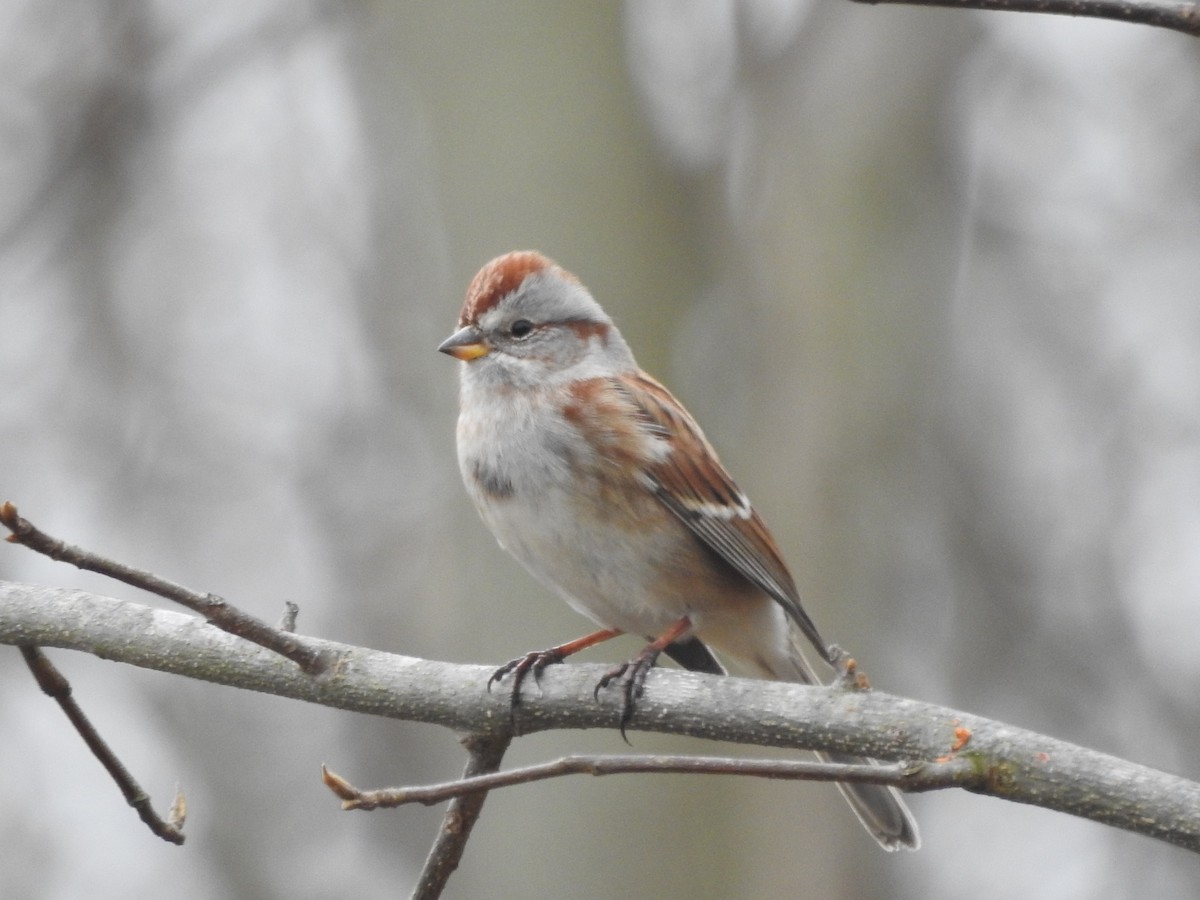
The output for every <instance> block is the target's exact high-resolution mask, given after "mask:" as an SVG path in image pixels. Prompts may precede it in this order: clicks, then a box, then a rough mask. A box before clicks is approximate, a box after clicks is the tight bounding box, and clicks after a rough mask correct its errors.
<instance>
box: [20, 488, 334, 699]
mask: <svg viewBox="0 0 1200 900" xmlns="http://www.w3.org/2000/svg"><path fill="white" fill-rule="evenodd" d="M0 525H3V526H4V527H5V528H7V529H8V530H9V531H11V532H12V534H10V535H9V536H8V537H7V538H6V539H5V540H7V541H8V542H9V543H11V544H21V545H23V546H25V547H28V548H29V549H30V550H33V551H35V552H37V553H41V554H43V555H44V556H48V557H50V558H51V559H53V560H57V561H59V562H65V563H69V564H70V565H72V566H75V567H76V568H77V569H85V570H87V571H89V572H97V573H99V574H101V575H107V576H108V577H109V578H113V579H116V580H117V581H122V582H124V583H125V584H128V585H131V586H133V587H136V588H141V589H142V590H144V591H149V592H150V593H151V594H157V595H158V596H160V597H162V598H164V599H166V600H173V601H175V602H176V603H178V604H179V605H180V606H185V607H187V608H188V609H190V610H192V611H193V612H198V613H200V615H202V616H204V618H205V619H207V620H208V621H209V622H211V623H212V624H214V625H216V626H217V627H218V628H220V629H223V630H224V631H228V632H229V633H230V634H235V635H237V636H238V637H241V638H245V639H246V640H248V641H253V642H254V643H256V644H260V645H261V646H263V647H266V648H267V649H268V650H274V651H275V652H276V653H278V654H279V655H280V656H284V657H287V658H288V659H290V660H292V661H293V662H294V663H296V665H298V666H299V667H300V668H302V669H303V670H304V671H305V672H308V673H309V674H310V675H316V674H319V673H320V672H322V671H324V670H325V668H326V667H327V666H328V665H329V664H330V660H328V659H326V658H325V657H323V656H322V655H321V654H320V652H318V651H317V650H315V649H313V648H312V647H309V646H308V645H306V644H305V643H303V642H302V641H299V640H297V639H296V637H295V635H293V634H292V633H291V628H290V627H287V626H288V625H289V622H290V623H291V625H293V626H294V624H295V615H294V614H292V613H291V612H290V610H289V611H288V612H285V613H284V621H283V623H282V626H283V627H281V628H272V627H271V626H270V625H268V624H267V623H266V622H263V621H261V620H260V619H256V618H255V617H254V616H252V615H250V614H249V613H244V612H242V611H241V610H240V609H238V608H237V607H235V606H231V605H230V604H229V603H227V602H226V601H225V600H224V599H223V598H221V597H218V596H217V595H216V594H201V593H198V592H196V591H193V590H192V589H191V588H186V587H184V586H183V585H181V584H176V583H175V582H173V581H168V580H167V579H165V578H160V577H159V576H158V575H155V574H153V573H152V572H147V571H145V570H144V569H136V568H134V567H133V566H129V565H126V564H125V563H122V562H117V561H116V560H114V559H109V558H108V557H105V556H101V555H100V554H98V553H93V552H92V551H91V550H85V549H84V548H83V547H77V546H75V545H74V544H68V543H67V542H66V541H63V540H60V539H59V538H56V537H53V536H51V535H49V534H46V532H44V531H42V530H41V529H40V528H38V527H37V526H35V525H34V524H33V523H32V522H30V521H29V520H28V519H25V518H23V517H22V516H21V515H20V514H19V513H18V512H17V507H16V505H14V504H13V503H11V502H10V501H7V500H6V501H4V502H3V503H0Z"/></svg>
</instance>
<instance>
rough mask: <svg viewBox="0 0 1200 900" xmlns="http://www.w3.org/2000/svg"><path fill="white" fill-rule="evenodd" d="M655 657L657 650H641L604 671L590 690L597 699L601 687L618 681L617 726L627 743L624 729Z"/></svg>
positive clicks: (652, 666)
mask: <svg viewBox="0 0 1200 900" xmlns="http://www.w3.org/2000/svg"><path fill="white" fill-rule="evenodd" d="M648 649H649V648H648ZM656 659H658V653H657V652H646V651H643V652H642V653H641V654H639V655H638V656H636V657H634V658H633V659H631V660H629V662H625V663H621V665H619V666H616V667H615V668H613V669H610V670H609V671H608V672H605V673H604V677H603V678H601V679H600V680H599V681H597V682H596V687H595V689H594V690H593V691H592V696H593V697H595V698H596V700H599V699H600V691H601V690H602V689H604V688H606V687H608V686H609V685H610V684H612V683H613V682H614V681H616V682H618V683H619V685H620V687H621V723H620V725H619V728H620V730H621V740H623V741H624V742H625V743H627V744H628V743H629V737H628V736H627V735H626V734H625V729H626V728H627V727H628V726H629V723H630V722H632V721H633V714H634V712H635V711H636V709H637V702H638V699H639V698H640V697H641V696H642V689H643V685H645V683H646V676H647V675H648V674H649V673H650V670H651V669H652V668H654V662H655V660H656Z"/></svg>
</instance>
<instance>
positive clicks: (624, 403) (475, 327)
mask: <svg viewBox="0 0 1200 900" xmlns="http://www.w3.org/2000/svg"><path fill="white" fill-rule="evenodd" d="M438 350H440V351H441V352H442V353H446V354H449V355H450V356H453V357H455V358H456V359H458V360H460V361H461V362H460V367H459V368H460V373H459V374H460V385H459V387H460V392H459V417H458V427H457V445H458V463H459V468H460V470H461V473H462V478H463V482H464V484H465V485H466V489H467V493H468V494H469V495H470V497H471V500H472V501H473V502H474V504H475V507H476V509H477V510H478V511H479V514H480V516H481V517H482V518H483V521H484V523H485V524H486V525H487V526H488V528H489V529H490V530H491V532H492V534H493V535H494V536H495V537H496V540H497V541H498V542H499V543H500V546H501V547H503V548H504V549H505V550H506V551H507V552H508V553H510V554H511V555H513V556H514V557H516V558H517V560H518V561H519V562H520V563H521V564H522V565H524V566H525V568H526V569H528V570H529V572H530V573H532V574H533V575H534V577H535V578H537V579H538V580H539V581H541V582H542V583H543V584H545V585H547V586H548V587H550V588H551V589H552V590H553V591H555V592H556V593H558V594H559V595H561V596H562V598H563V599H564V600H566V602H567V603H568V604H570V605H571V607H573V608H574V609H575V610H576V611H577V612H579V613H581V614H582V615H584V616H586V617H587V618H589V619H591V620H592V621H593V622H594V623H595V624H596V625H597V626H598V630H596V631H594V632H592V633H591V634H588V635H586V636H584V637H581V638H578V639H577V640H574V641H569V642H568V643H565V644H561V645H559V646H557V647H551V648H549V649H548V650H541V651H535V652H532V653H527V654H525V655H524V656H521V657H518V658H516V659H514V660H511V661H510V662H508V663H506V664H505V665H503V666H501V667H500V668H498V669H497V670H496V671H495V673H494V674H493V675H492V678H491V679H490V680H489V681H488V687H489V688H490V687H491V685H492V684H493V683H495V682H496V681H499V680H500V679H502V678H504V677H505V676H508V675H510V674H511V676H512V681H513V686H512V703H513V705H514V706H515V705H516V704H518V703H519V702H520V689H521V683H522V681H523V680H524V679H525V677H526V675H528V674H530V673H532V674H533V675H534V677H535V679H536V678H537V676H538V675H539V674H540V672H541V671H542V669H544V668H545V667H546V666H548V665H551V664H553V663H558V662H561V661H562V660H564V659H565V658H566V657H568V656H570V655H571V654H573V653H576V652H578V651H580V650H583V649H585V648H587V647H591V646H593V645H595V644H598V643H600V642H602V641H606V640H609V639H610V638H614V637H617V636H618V635H621V634H625V633H629V634H634V635H643V636H645V637H646V638H647V640H648V641H649V643H648V644H647V645H646V646H645V648H644V649H643V650H642V651H641V652H640V653H639V654H638V655H637V656H635V657H634V658H633V659H631V660H630V661H629V662H626V663H623V664H622V665H619V666H617V667H616V668H614V669H612V670H611V671H609V672H608V673H607V674H606V675H605V676H604V677H603V678H602V679H601V680H600V682H599V683H598V684H597V685H596V693H597V696H598V694H599V691H600V690H602V689H604V688H606V687H607V686H608V685H609V684H611V683H613V682H614V681H615V682H617V683H618V684H619V685H620V686H621V689H622V690H623V692H624V701H625V702H624V705H623V709H622V719H621V732H622V734H624V731H625V726H626V725H627V724H628V723H629V722H630V720H631V719H632V717H633V715H634V709H635V704H636V701H637V698H638V697H639V696H640V695H641V692H642V689H643V683H644V681H645V678H646V674H647V673H648V671H649V670H650V668H651V667H652V666H653V665H654V663H655V661H656V660H657V658H658V657H659V656H660V654H662V653H666V654H667V655H668V656H669V657H671V658H672V659H674V660H675V661H676V662H677V663H679V664H680V665H681V666H683V667H684V668H686V669H690V670H693V671H699V672H708V673H711V674H724V673H725V668H724V666H723V665H722V664H721V663H720V662H719V659H718V657H730V658H732V659H735V660H737V661H738V662H740V663H741V664H742V665H743V666H744V667H745V668H746V669H748V670H749V671H750V672H752V673H754V674H756V675H758V676H760V677H763V678H767V679H772V680H776V681H790V682H797V683H800V684H819V683H820V681H819V679H818V678H817V675H816V673H815V672H814V671H813V669H812V667H811V666H810V665H809V663H808V661H807V660H806V659H805V658H804V656H803V654H802V653H801V649H800V641H799V636H800V635H802V636H803V637H804V638H807V639H808V641H809V642H810V643H811V644H812V646H813V647H814V648H815V649H816V652H817V655H818V656H819V657H820V658H821V660H822V661H824V662H825V663H827V664H829V665H830V666H833V667H835V668H836V667H837V663H836V660H835V658H834V653H833V651H832V650H831V649H830V646H829V645H828V644H827V643H826V642H825V641H824V640H823V639H822V638H821V635H820V633H819V632H818V631H817V628H816V626H815V625H814V624H813V621H812V619H811V618H810V617H809V615H808V613H807V612H806V611H805V610H804V607H803V606H802V605H801V603H800V597H799V593H798V591H797V589H796V585H795V582H794V581H793V579H792V576H791V573H790V572H789V571H788V568H787V566H786V564H785V563H784V561H783V558H782V556H781V554H780V552H779V549H778V547H777V546H776V543H775V541H774V539H773V538H772V537H771V533H770V532H769V531H768V530H767V527H766V525H765V524H764V522H763V520H762V517H761V516H760V515H759V513H758V511H757V510H756V509H755V508H754V506H753V505H752V504H751V503H750V500H749V499H748V498H747V497H746V495H745V494H744V493H742V491H741V490H740V489H739V488H738V486H737V485H736V484H735V483H734V481H733V478H732V477H731V476H730V475H729V473H728V472H727V471H726V470H725V467H724V466H723V465H722V464H721V462H720V460H719V459H718V458H717V454H716V451H715V450H713V448H712V445H711V444H709V442H708V440H707V439H706V438H705V436H704V433H703V432H702V431H701V430H700V426H699V425H697V424H696V421H695V420H694V419H693V418H692V417H691V415H689V414H688V412H687V410H686V409H684V408H683V406H682V404H680V402H679V401H678V400H676V399H675V398H674V397H673V396H672V395H671V393H670V392H669V391H668V390H667V389H666V388H665V387H663V386H662V385H661V384H660V383H659V382H658V381H656V380H655V379H653V378H652V377H651V376H649V375H647V374H646V373H645V372H643V371H642V370H641V368H639V366H638V364H637V362H636V361H635V360H634V357H633V353H632V352H631V351H630V349H629V345H628V344H627V343H626V342H625V339H624V338H623V337H622V336H621V332H620V331H618V330H617V327H616V325H615V324H614V323H613V321H612V319H611V318H609V316H608V315H607V314H606V313H605V312H604V310H603V309H601V307H600V305H599V304H598V303H597V302H596V301H595V300H594V299H593V298H592V295H591V294H590V293H589V292H588V290H587V289H586V288H585V287H584V286H583V284H581V283H580V281H579V279H578V278H576V277H575V276H574V275H572V274H570V273H569V272H567V271H565V270H564V269H562V268H560V267H559V266H558V265H556V264H555V263H554V262H552V261H551V260H549V259H547V258H546V257H545V256H543V255H542V254H540V253H537V252H535V251H518V252H513V253H508V254H505V255H503V256H500V257H497V258H496V259H494V260H492V261H491V262H489V263H488V264H487V265H485V266H484V267H483V268H482V269H481V270H480V271H479V273H478V274H477V275H476V276H475V278H474V279H473V280H472V281H471V284H470V286H469V287H468V289H467V295H466V299H465V301H464V302H463V305H462V310H461V312H460V314H459V318H458V329H457V330H456V331H455V332H454V333H453V334H451V335H450V336H449V337H448V338H446V340H445V341H443V342H442V343H441V345H440V346H439V347H438ZM821 755H822V757H823V758H825V759H830V760H833V761H836V762H843V763H859V764H861V763H864V762H869V760H864V759H861V758H858V757H852V756H849V755H846V754H821ZM838 787H839V788H840V789H841V791H842V793H843V794H844V795H845V797H846V799H847V800H848V801H849V803H850V806H851V807H852V808H853V810H854V812H855V814H856V815H857V816H858V818H859V820H860V821H861V822H862V824H863V825H864V826H865V827H866V829H867V831H869V832H870V833H871V835H872V836H873V837H874V838H875V839H876V840H877V841H878V842H879V843H880V845H881V846H883V847H884V848H885V849H887V850H896V849H899V848H902V847H903V848H909V849H914V850H915V849H916V848H917V847H918V846H919V844H920V838H919V836H918V831H917V825H916V822H915V820H914V819H913V817H912V814H911V813H910V812H909V810H908V808H907V807H906V806H905V805H904V803H903V801H902V800H901V799H900V795H899V793H898V792H897V791H896V790H895V789H893V788H890V787H883V786H878V785H864V784H839V785H838Z"/></svg>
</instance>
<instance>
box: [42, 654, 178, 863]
mask: <svg viewBox="0 0 1200 900" xmlns="http://www.w3.org/2000/svg"><path fill="white" fill-rule="evenodd" d="M20 650H21V655H22V656H23V657H25V664H26V665H28V666H29V671H31V672H32V673H33V677H34V678H36V679H37V683H38V687H40V688H41V689H42V691H43V693H45V694H46V695H47V696H49V697H53V698H54V700H55V701H56V702H57V703H58V705H59V706H60V707H62V711H63V712H65V713H66V714H67V718H68V719H70V720H71V724H72V725H74V726H75V730H76V731H77V732H79V736H80V737H81V738H83V742H84V743H85V744H87V745H88V749H89V750H91V751H92V753H93V754H95V756H96V759H98V760H100V763H101V765H103V766H104V768H105V769H107V770H108V774H109V775H111V776H112V779H113V781H115V782H116V783H117V787H119V788H120V789H121V793H122V794H124V795H125V800H126V802H128V803H129V805H130V806H132V807H133V808H134V809H136V810H137V813H138V815H139V816H140V817H141V819H142V821H143V822H145V823H146V825H147V826H148V827H149V828H150V830H151V831H152V832H154V833H155V834H156V835H158V836H159V837H160V838H162V839H163V840H164V841H170V842H171V843H172V844H182V843H183V821H184V819H185V818H186V816H187V801H186V800H185V799H184V796H183V791H180V790H176V793H175V800H174V801H173V802H172V803H171V808H170V809H169V810H168V812H167V818H166V819H165V820H164V819H162V818H160V817H159V815H158V814H157V813H156V812H155V811H154V809H153V808H152V807H151V805H150V797H149V795H147V794H146V792H145V791H143V790H142V788H141V787H140V786H139V785H138V783H137V782H136V781H134V779H133V776H132V775H131V774H129V770H128V769H127V768H125V765H124V764H123V763H122V762H121V760H119V759H117V755H116V754H115V753H113V751H112V748H110V747H109V746H108V744H107V743H106V742H105V741H104V738H102V737H100V733H99V732H98V731H96V728H95V726H93V725H92V723H91V722H90V721H89V720H88V717H87V716H86V715H85V714H84V712H83V710H82V709H81V708H80V707H79V704H78V703H76V702H75V699H74V698H73V697H72V696H71V683H70V682H69V681H67V679H66V677H65V676H64V675H63V674H62V673H61V672H60V671H58V669H57V668H55V666H54V664H53V663H52V662H50V660H49V659H47V658H46V654H44V653H43V652H42V650H41V648H40V647H36V646H33V645H29V644H24V645H22V646H21V648H20Z"/></svg>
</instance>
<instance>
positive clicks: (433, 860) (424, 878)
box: [411, 734, 512, 900]
mask: <svg viewBox="0 0 1200 900" xmlns="http://www.w3.org/2000/svg"><path fill="white" fill-rule="evenodd" d="M511 742H512V737H511V736H509V735H507V734H502V735H496V734H469V735H466V736H465V737H464V738H463V739H462V743H463V746H464V747H466V748H467V753H468V754H469V755H468V758H467V765H466V768H464V769H463V779H464V780H471V779H473V778H481V777H486V776H487V775H488V774H490V773H493V772H495V771H496V770H497V769H499V768H500V763H501V762H503V761H504V753H505V751H507V750H508V745H509V744H510V743H511ZM485 800H487V791H486V790H481V791H474V792H472V793H470V794H461V795H459V796H457V797H455V798H454V799H453V800H451V801H450V805H449V806H447V807H446V814H445V815H444V816H443V817H442V827H441V829H440V830H439V831H438V835H437V837H436V838H435V839H434V842H433V846H432V847H430V848H429V855H428V856H427V857H426V858H425V865H424V867H423V868H422V869H421V877H420V878H418V879H417V884H416V886H415V887H414V888H413V892H412V895H411V900H436V898H438V897H440V896H441V895H442V891H443V890H444V889H445V887H446V882H447V881H448V880H449V878H450V876H451V875H452V874H453V873H454V870H455V869H457V868H458V864H459V862H460V861H461V860H462V855H463V851H465V850H466V849H467V840H468V838H470V837H471V829H472V828H474V827H475V823H476V822H477V821H478V820H479V814H480V813H481V812H483V803H484V801H485Z"/></svg>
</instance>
